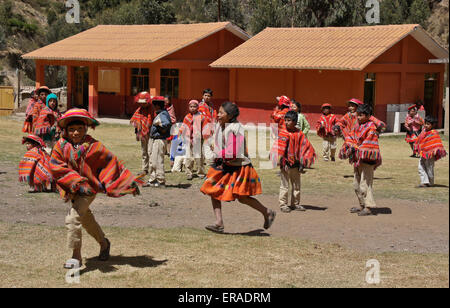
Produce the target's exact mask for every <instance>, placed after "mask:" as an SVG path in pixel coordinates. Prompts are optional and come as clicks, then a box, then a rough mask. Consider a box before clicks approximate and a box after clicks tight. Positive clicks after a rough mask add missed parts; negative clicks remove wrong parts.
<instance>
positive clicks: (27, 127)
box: [22, 98, 37, 134]
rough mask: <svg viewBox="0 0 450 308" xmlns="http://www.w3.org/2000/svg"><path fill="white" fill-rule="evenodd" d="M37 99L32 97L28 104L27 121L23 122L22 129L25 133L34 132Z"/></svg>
mask: <svg viewBox="0 0 450 308" xmlns="http://www.w3.org/2000/svg"><path fill="white" fill-rule="evenodd" d="M36 102H37V101H36V100H35V99H34V98H30V100H29V102H28V106H27V110H26V111H25V121H24V122H23V127H22V131H23V132H24V133H28V134H31V133H32V132H33V115H32V113H33V109H34V105H35V104H36Z"/></svg>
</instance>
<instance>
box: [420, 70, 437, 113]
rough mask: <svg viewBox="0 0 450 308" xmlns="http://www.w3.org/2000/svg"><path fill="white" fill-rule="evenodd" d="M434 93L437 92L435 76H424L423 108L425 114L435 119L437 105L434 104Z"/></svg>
mask: <svg viewBox="0 0 450 308" xmlns="http://www.w3.org/2000/svg"><path fill="white" fill-rule="evenodd" d="M436 91H437V74H436V73H431V74H425V87H424V94H423V105H424V106H423V107H424V108H425V112H426V114H430V115H432V116H433V117H436V118H437V115H438V114H439V110H438V109H437V108H438V104H436Z"/></svg>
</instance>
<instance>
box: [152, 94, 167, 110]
mask: <svg viewBox="0 0 450 308" xmlns="http://www.w3.org/2000/svg"><path fill="white" fill-rule="evenodd" d="M152 104H153V105H159V106H160V107H161V108H164V105H165V104H166V100H165V98H164V96H155V97H153V98H152Z"/></svg>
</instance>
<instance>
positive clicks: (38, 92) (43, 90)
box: [36, 86, 52, 95]
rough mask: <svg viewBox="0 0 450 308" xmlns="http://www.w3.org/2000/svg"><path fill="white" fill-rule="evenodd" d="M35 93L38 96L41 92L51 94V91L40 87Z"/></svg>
mask: <svg viewBox="0 0 450 308" xmlns="http://www.w3.org/2000/svg"><path fill="white" fill-rule="evenodd" d="M36 91H37V94H38V95H40V94H41V92H47V94H50V93H52V91H51V90H50V89H49V88H48V87H46V86H42V87H40V88H39V89H37V90H36Z"/></svg>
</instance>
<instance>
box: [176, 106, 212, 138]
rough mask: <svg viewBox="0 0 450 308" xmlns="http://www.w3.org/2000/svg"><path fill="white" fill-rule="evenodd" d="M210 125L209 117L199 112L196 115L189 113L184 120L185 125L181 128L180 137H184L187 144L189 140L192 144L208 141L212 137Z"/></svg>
mask: <svg viewBox="0 0 450 308" xmlns="http://www.w3.org/2000/svg"><path fill="white" fill-rule="evenodd" d="M209 123H210V122H209V119H208V117H206V116H205V115H203V114H201V113H200V112H197V113H196V114H192V113H188V114H187V115H186V116H185V117H184V119H183V124H182V125H181V127H180V131H179V135H180V136H182V137H183V139H184V140H185V143H186V142H187V140H188V139H189V140H190V141H191V144H193V143H194V142H196V141H198V140H202V139H208V138H209V137H211V136H210V134H211V129H209V127H210V124H209ZM199 137H200V138H199Z"/></svg>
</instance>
